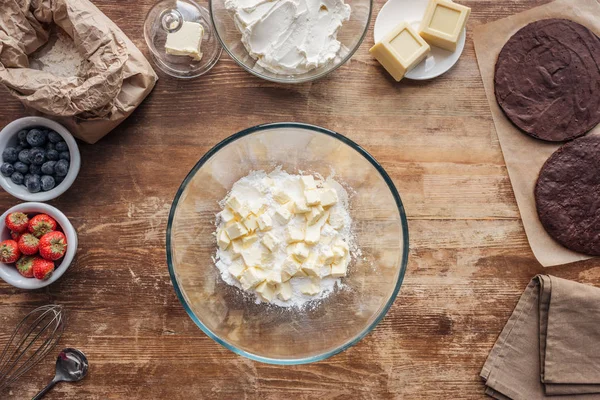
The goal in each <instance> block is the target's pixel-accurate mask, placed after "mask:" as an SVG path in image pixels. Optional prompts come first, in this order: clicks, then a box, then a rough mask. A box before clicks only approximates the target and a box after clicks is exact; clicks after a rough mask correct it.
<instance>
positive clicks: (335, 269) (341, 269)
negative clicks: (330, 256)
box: [331, 259, 348, 278]
mask: <svg viewBox="0 0 600 400" xmlns="http://www.w3.org/2000/svg"><path fill="white" fill-rule="evenodd" d="M346 272H348V260H346V259H341V260H340V261H339V262H336V263H333V264H331V276H332V277H334V278H341V277H344V276H346Z"/></svg>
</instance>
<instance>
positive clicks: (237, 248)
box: [231, 239, 244, 259]
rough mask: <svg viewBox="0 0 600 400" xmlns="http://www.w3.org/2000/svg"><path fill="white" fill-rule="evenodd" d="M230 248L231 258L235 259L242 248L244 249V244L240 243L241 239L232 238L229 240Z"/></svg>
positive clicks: (239, 254)
mask: <svg viewBox="0 0 600 400" xmlns="http://www.w3.org/2000/svg"><path fill="white" fill-rule="evenodd" d="M231 249H232V251H233V258H234V259H236V258H238V257H239V256H241V255H242V250H243V249H244V246H243V245H242V240H241V239H238V240H232V241H231Z"/></svg>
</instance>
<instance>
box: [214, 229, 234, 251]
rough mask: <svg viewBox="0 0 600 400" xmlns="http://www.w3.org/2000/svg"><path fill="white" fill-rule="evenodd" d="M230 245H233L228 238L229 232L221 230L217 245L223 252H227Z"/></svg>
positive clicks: (218, 234)
mask: <svg viewBox="0 0 600 400" xmlns="http://www.w3.org/2000/svg"><path fill="white" fill-rule="evenodd" d="M229 243H231V240H230V239H229V236H227V232H225V231H224V230H222V229H221V230H220V231H219V233H217V244H218V245H219V248H220V249H221V250H227V248H228V247H229Z"/></svg>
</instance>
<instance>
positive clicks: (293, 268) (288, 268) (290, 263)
mask: <svg viewBox="0 0 600 400" xmlns="http://www.w3.org/2000/svg"><path fill="white" fill-rule="evenodd" d="M301 267H302V265H301V264H300V263H299V262H298V261H296V260H295V259H293V258H290V257H288V258H287V259H286V260H285V261H284V263H283V266H282V267H281V280H282V281H284V282H285V281H289V280H290V279H291V278H292V277H293V276H294V275H296V273H297V272H298V271H299V270H300V268H301Z"/></svg>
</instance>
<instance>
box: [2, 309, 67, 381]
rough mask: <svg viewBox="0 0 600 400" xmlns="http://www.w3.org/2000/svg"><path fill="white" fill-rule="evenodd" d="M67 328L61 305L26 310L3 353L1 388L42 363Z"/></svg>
mask: <svg viewBox="0 0 600 400" xmlns="http://www.w3.org/2000/svg"><path fill="white" fill-rule="evenodd" d="M64 329H65V313H64V311H63V307H62V306H60V305H54V304H52V305H47V306H42V307H39V308H36V309H35V310H33V311H32V312H30V313H29V314H27V316H26V317H25V318H23V320H22V321H21V322H19V324H18V325H17V327H16V328H15V330H14V332H13V333H12V335H11V337H10V338H9V339H8V342H7V343H6V346H4V350H3V351H2V354H0V392H1V391H2V390H3V389H5V388H6V387H7V386H9V385H11V384H12V383H13V382H15V381H16V380H17V379H19V378H20V377H21V376H22V375H23V374H24V373H26V372H27V371H29V370H30V369H31V368H32V367H34V366H35V365H36V364H37V363H39V362H40V361H41V360H42V359H43V358H44V357H45V356H46V355H47V354H48V352H49V351H50V350H52V348H53V347H54V345H56V343H57V342H58V340H59V339H60V336H61V335H62V333H63V331H64Z"/></svg>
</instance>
